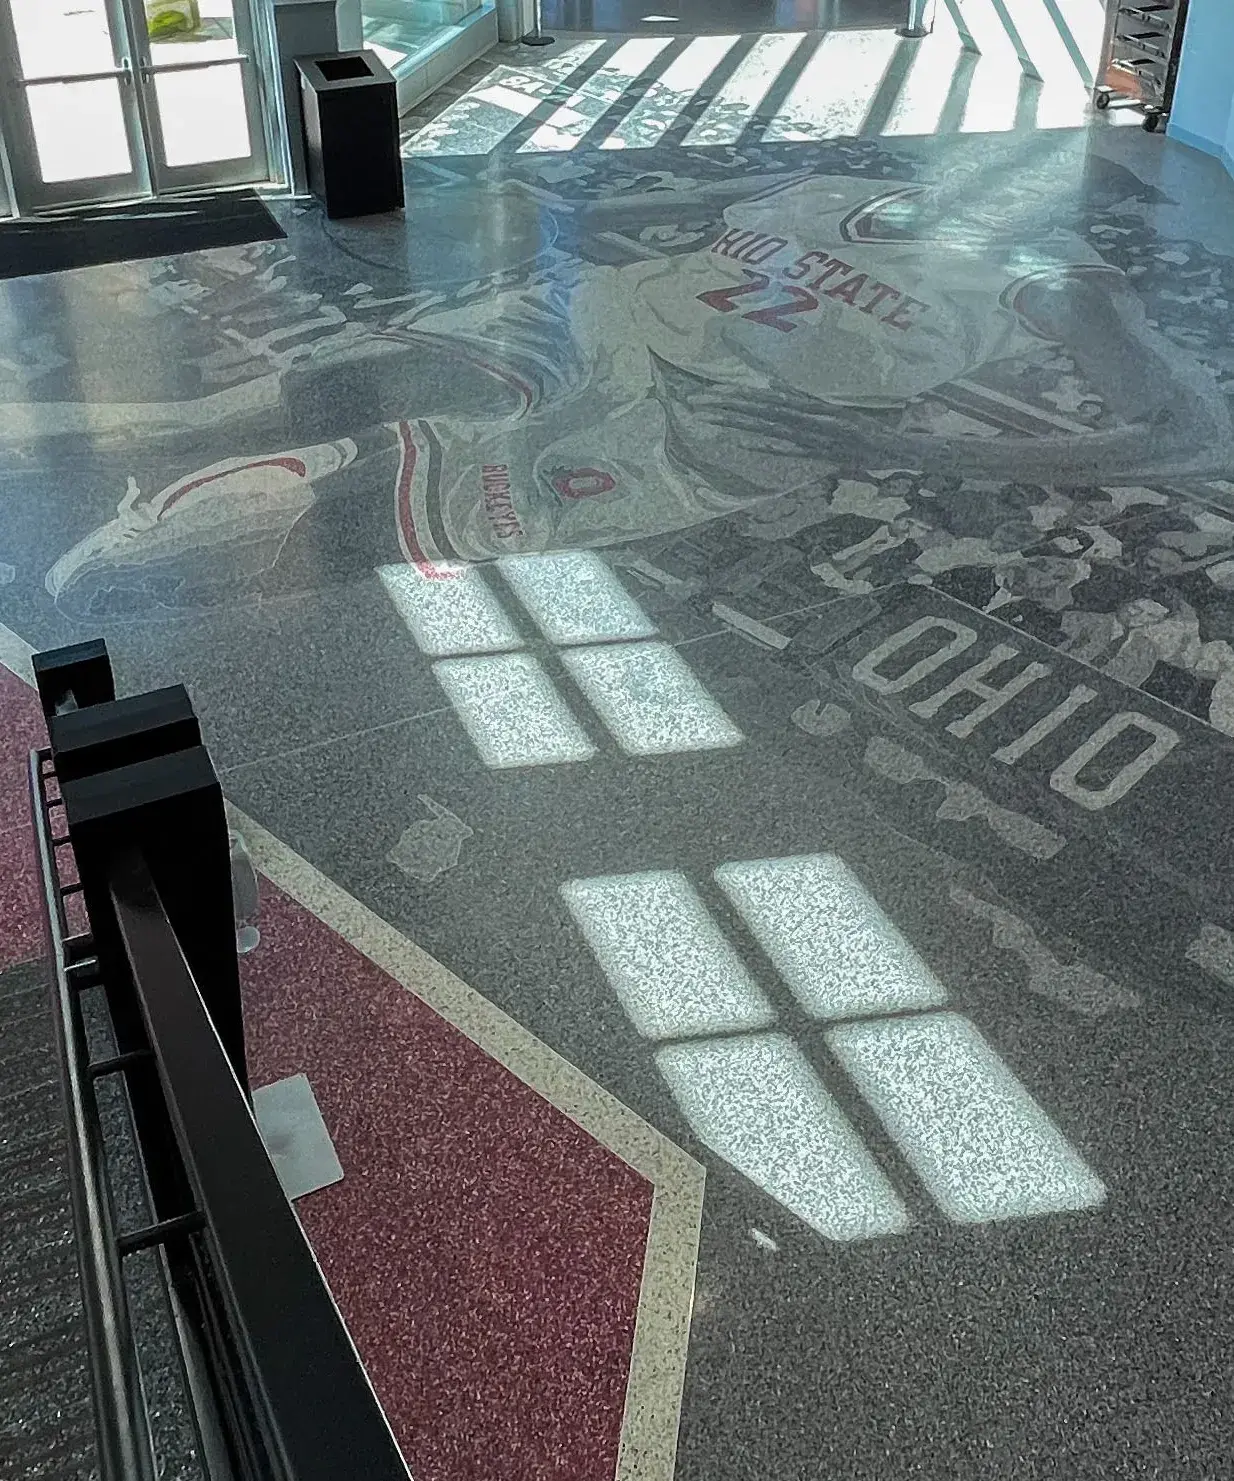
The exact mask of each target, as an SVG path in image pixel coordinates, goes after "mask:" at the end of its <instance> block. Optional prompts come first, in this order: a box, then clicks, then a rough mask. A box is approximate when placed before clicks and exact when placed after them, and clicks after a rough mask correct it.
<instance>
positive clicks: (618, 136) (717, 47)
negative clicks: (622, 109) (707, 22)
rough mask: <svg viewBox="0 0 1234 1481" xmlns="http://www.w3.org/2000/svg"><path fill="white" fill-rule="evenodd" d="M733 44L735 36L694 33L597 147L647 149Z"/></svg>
mask: <svg viewBox="0 0 1234 1481" xmlns="http://www.w3.org/2000/svg"><path fill="white" fill-rule="evenodd" d="M736 44H737V37H736V36H696V37H695V38H694V40H693V41H691V42H690V44H689V46H687V47H686V49H685V51H683V52H682V53H681V55H680V56H679V57H677V58H676V59H675V60H674V61H672V62H670V63H669V65H668V66H667V67H666V68H665V69H664V72H663V74H662V75H661V76H660V77H657V78H656V80H655V81H654V82H653V83H651V85H650V86H649V87H648V89H647V91H646V92H645V93H644V94H643V96H642V97H641V98H640V99H639V100H638V102H637V103H635V105H634V107H633V108H631V109H630V111H629V113H627V114H626V116H625V118H623V119H622V121H621V122H620V123H619V124H618V125H617V127H616V128H615V129H614V130H613V132H612V133H611V134H610V135H609V136H608V138H607V139H605V140H604V142H603V143H602V144H601V145H600V148H601V149H650V148H651V146H652V145H653V144H658V143H659V142H660V140H661V139H662V138H663V137H664V135H665V134H667V133H668V131H669V129H671V128H672V126H673V124H674V123H676V121H677V119H678V118H679V117H680V116H681V114H682V113H684V112H685V110H686V108H687V107H688V106H689V103H690V101H691V99H693V97H694V96H695V94H696V93H697V92H698V90H699V88H700V87H702V85H703V83H704V82H706V80H707V79H708V77H710V76H711V74H712V73H713V72H714V71H715V69H716V68H717V67H718V66H719V65H720V63H721V62H722V61H723V60H724V58H725V57H726V56H727V55H728V53H729V52H730V51H731V50H732V49H733V47H734V46H735V45H736Z"/></svg>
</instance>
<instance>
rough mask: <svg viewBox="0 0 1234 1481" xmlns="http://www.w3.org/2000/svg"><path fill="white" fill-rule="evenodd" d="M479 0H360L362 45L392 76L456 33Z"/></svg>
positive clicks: (422, 57)
mask: <svg viewBox="0 0 1234 1481" xmlns="http://www.w3.org/2000/svg"><path fill="white" fill-rule="evenodd" d="M482 4H483V0H362V4H361V9H362V12H363V15H364V44H365V45H366V46H369V47H371V48H372V49H373V50H374V51H375V52H376V53H377V55H378V56H379V57H380V58H381V60H382V61H383V62H384V63H385V64H386V66H387V67H389V69H390V70H391V72H393V73H394V74H395V75H396V76H398V75H400V74H406V73H407V72H409V71H411V70H413V69H414V68H415V67H417V66H419V65H420V64H421V63H422V62H423V61H424V60H425V59H426V58H427V57H428V56H429V55H431V54H432V53H434V52H435V51H436V50H438V48H439V47H441V46H442V45H444V44H446V43H447V42H448V41H449V40H450V38H451V36H452V35H454V34H457V30H458V27H460V26H461V25H462V24H463V23H464V22H465V21H466V20H467V18H468V17H469V16H472V15H474V14H475V13H476V11H478V10H480V9H481V7H482Z"/></svg>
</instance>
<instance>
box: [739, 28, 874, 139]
mask: <svg viewBox="0 0 1234 1481" xmlns="http://www.w3.org/2000/svg"><path fill="white" fill-rule="evenodd" d="M897 44H898V43H897V39H896V35H895V32H894V31H830V32H828V33H827V35H825V36H824V37H823V39H822V41H821V42H820V43H819V47H818V50H817V51H816V52H815V53H814V55H813V56H812V57H811V58H810V60H809V61H808V62H807V63H806V65H805V67H804V68H803V69H802V73H801V76H800V77H799V78H798V79H797V81H796V82H795V83H794V84H793V86H792V88H791V90H790V91H789V94H788V97H787V98H785V100H784V102H783V104H782V105H781V107H780V109H779V111H778V112H777V113H776V116H775V117H774V118H773V119H772V120H771V121H770V122H769V123H768V125H767V129H766V132H765V133H764V135H763V137H764V138H765V139H829V138H835V137H836V136H837V135H839V134H859V133H860V132H861V128H862V125H863V124H864V123H865V121H866V117H867V115H868V114H869V112H870V105H871V104H872V103H873V102H874V95H875V94H876V93H877V92H878V87H879V84H880V83H881V82H882V80H883V76H884V74H885V73H886V71H887V68H888V66H890V64H891V59H892V57H893V56H894V55H895V51H896V46H897Z"/></svg>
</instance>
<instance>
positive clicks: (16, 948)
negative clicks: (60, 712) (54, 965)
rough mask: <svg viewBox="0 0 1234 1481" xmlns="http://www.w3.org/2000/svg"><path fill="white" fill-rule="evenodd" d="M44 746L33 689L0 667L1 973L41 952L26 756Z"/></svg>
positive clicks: (43, 728) (39, 908)
mask: <svg viewBox="0 0 1234 1481" xmlns="http://www.w3.org/2000/svg"><path fill="white" fill-rule="evenodd" d="M46 744H47V730H46V728H45V726H44V724H43V711H42V710H41V709H40V708H39V697H38V694H37V693H36V692H35V690H33V689H31V688H30V686H29V685H28V684H26V683H24V682H23V681H22V680H21V679H19V678H18V677H17V675H16V674H12V673H10V672H9V671H8V669H6V668H4V667H2V666H0V969H3V968H4V967H11V966H13V965H14V964H15V963H16V962H28V961H30V960H31V959H32V958H34V957H36V956H38V955H39V954H40V953H41V952H42V950H43V920H42V913H41V907H40V905H39V884H38V865H37V857H36V855H35V851H34V828H33V825H32V824H31V821H30V784H29V781H28V779H27V778H28V775H29V773H28V767H29V762H30V752H31V751H32V750H33V749H34V748H35V747H36V746H45V745H46Z"/></svg>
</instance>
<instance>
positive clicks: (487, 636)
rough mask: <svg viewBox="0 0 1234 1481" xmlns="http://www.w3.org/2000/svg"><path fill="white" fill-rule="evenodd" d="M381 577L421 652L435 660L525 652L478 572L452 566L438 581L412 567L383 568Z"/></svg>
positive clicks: (472, 567)
mask: <svg viewBox="0 0 1234 1481" xmlns="http://www.w3.org/2000/svg"><path fill="white" fill-rule="evenodd" d="M377 574H378V576H380V577H381V583H382V585H383V586H384V587H385V588H386V591H387V592H388V593H389V594H390V600H391V601H392V602H393V603H394V606H395V609H396V610H397V612H398V614H399V616H400V617H401V618H402V619H403V621H404V622H405V623H406V624H407V627H408V629H409V631H410V632H411V635H412V637H413V638H415V640H416V643H417V644H418V645H419V648H420V651H421V652H422V653H427V654H428V656H429V657H430V658H444V657H445V656H446V655H447V654H449V653H501V652H503V651H504V650H506V649H509V648H521V647H522V646H523V640H522V638H521V637H520V636H519V633H518V629H517V628H516V627H515V626H514V624H513V623H512V622H511V621H510V619H509V617H508V616H507V615H506V613H505V611H504V610H503V608H502V605H501V603H500V602H499V601H498V600H497V598H496V596H494V594H493V592H492V590H491V589H490V587H489V585H488V583H487V582H486V581H485V579H484V576H483V573H482V572H481V571H480V570H479V569H478V568H477V567H476V566H452V567H450V568H449V569H448V570H444V571H442V572H441V573H440V574H439V575H435V576H428V575H425V574H424V572H422V571H421V570H420V569H419V568H418V567H416V566H411V565H404V566H379V567H378V568H377Z"/></svg>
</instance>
